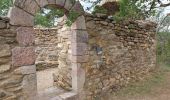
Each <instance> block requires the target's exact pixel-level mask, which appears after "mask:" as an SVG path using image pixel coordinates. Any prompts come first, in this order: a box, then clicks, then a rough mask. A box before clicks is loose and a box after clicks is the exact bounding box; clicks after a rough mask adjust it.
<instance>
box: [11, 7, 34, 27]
mask: <svg viewBox="0 0 170 100" xmlns="http://www.w3.org/2000/svg"><path fill="white" fill-rule="evenodd" d="M8 17H9V18H10V19H11V20H10V24H11V25H21V26H34V17H33V16H32V15H30V14H28V13H27V12H25V11H24V10H22V9H20V8H17V7H12V8H10V10H9V13H8Z"/></svg>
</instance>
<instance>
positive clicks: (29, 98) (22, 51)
mask: <svg viewBox="0 0 170 100" xmlns="http://www.w3.org/2000/svg"><path fill="white" fill-rule="evenodd" d="M16 32H17V36H16V40H17V42H18V46H16V47H14V48H13V50H12V66H13V68H15V71H14V73H15V74H20V75H23V79H22V82H21V84H22V93H23V97H22V98H23V100H34V99H35V97H36V94H37V78H36V67H35V59H36V54H35V48H34V40H35V34H34V29H33V28H31V27H18V28H17V29H16Z"/></svg>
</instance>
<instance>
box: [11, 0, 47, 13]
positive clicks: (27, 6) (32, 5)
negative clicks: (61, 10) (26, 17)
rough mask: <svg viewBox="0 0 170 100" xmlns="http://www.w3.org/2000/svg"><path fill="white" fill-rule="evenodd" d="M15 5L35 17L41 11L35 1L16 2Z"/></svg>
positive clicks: (17, 0)
mask: <svg viewBox="0 0 170 100" xmlns="http://www.w3.org/2000/svg"><path fill="white" fill-rule="evenodd" d="M42 1H44V0H42ZM14 5H15V6H17V7H19V8H22V9H24V10H25V11H27V12H29V13H30V14H32V15H35V14H36V12H37V11H38V10H40V8H39V6H38V4H37V3H36V1H35V0H14Z"/></svg>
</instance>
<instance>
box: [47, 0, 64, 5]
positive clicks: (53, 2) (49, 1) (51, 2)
mask: <svg viewBox="0 0 170 100" xmlns="http://www.w3.org/2000/svg"><path fill="white" fill-rule="evenodd" d="M63 1H64V0H63ZM48 4H56V0H48Z"/></svg>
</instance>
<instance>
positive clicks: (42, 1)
mask: <svg viewBox="0 0 170 100" xmlns="http://www.w3.org/2000/svg"><path fill="white" fill-rule="evenodd" d="M36 2H37V3H38V5H39V6H40V7H45V6H46V5H48V1H47V0H36Z"/></svg>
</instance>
